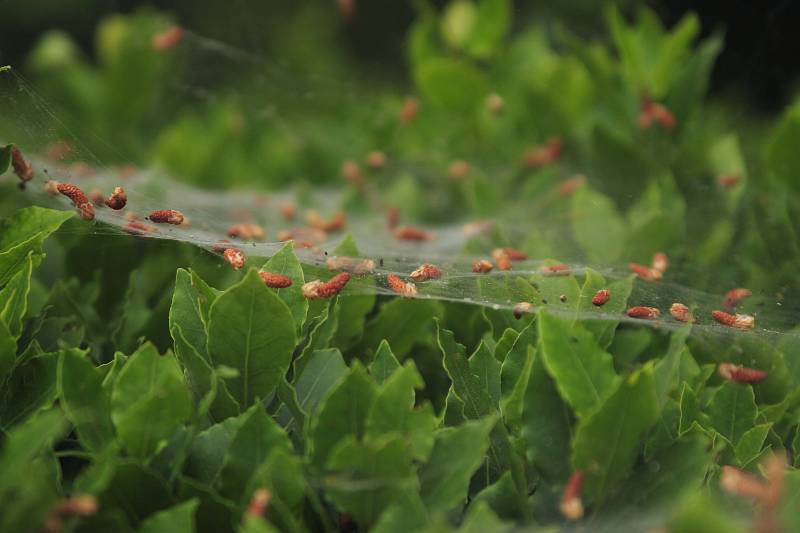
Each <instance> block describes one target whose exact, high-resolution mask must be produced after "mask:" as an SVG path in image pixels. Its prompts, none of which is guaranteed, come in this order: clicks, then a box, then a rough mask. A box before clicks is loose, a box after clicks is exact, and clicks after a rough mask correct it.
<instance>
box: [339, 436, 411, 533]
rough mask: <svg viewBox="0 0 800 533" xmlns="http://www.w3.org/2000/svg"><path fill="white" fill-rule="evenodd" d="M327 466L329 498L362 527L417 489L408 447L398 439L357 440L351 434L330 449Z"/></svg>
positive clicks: (370, 523) (374, 520) (367, 525)
mask: <svg viewBox="0 0 800 533" xmlns="http://www.w3.org/2000/svg"><path fill="white" fill-rule="evenodd" d="M326 469H327V470H328V471H329V472H332V473H331V474H329V475H328V476H326V478H325V485H326V488H327V490H328V495H329V497H330V498H331V500H332V501H333V502H334V503H335V504H336V505H337V507H339V508H340V509H342V510H343V511H345V512H346V513H348V514H350V515H351V516H352V517H353V519H354V520H355V522H356V523H357V524H359V525H360V526H362V527H364V528H367V527H369V526H370V525H372V524H374V523H375V522H376V521H377V519H378V517H379V516H380V514H381V512H382V511H383V510H384V509H386V508H387V507H389V505H391V504H392V503H393V502H394V501H396V500H398V499H401V498H403V497H404V496H403V494H404V493H407V492H410V491H414V492H416V491H417V484H418V482H417V477H416V475H415V474H414V469H413V467H412V464H411V456H410V455H409V452H408V448H407V447H406V445H405V443H404V442H403V441H402V440H400V439H397V438H394V439H391V438H390V439H381V440H378V441H372V440H370V441H366V442H358V441H357V440H356V437H355V435H350V436H348V437H347V438H346V439H345V440H344V441H342V442H341V443H340V444H339V445H338V446H336V448H335V449H334V450H332V452H331V456H330V459H329V460H328V461H327V465H326Z"/></svg>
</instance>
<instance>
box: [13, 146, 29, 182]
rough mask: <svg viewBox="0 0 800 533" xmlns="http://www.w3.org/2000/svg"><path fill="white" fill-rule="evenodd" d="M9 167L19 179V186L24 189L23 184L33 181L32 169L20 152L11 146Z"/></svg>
mask: <svg viewBox="0 0 800 533" xmlns="http://www.w3.org/2000/svg"><path fill="white" fill-rule="evenodd" d="M11 166H12V167H13V169H14V174H16V175H17V177H18V178H19V186H20V188H22V189H24V188H25V184H26V183H27V182H29V181H31V180H32V179H33V167H32V166H31V164H30V163H28V161H27V160H26V159H25V157H24V156H23V155H22V152H21V151H20V150H19V148H17V147H16V146H14V145H12V146H11Z"/></svg>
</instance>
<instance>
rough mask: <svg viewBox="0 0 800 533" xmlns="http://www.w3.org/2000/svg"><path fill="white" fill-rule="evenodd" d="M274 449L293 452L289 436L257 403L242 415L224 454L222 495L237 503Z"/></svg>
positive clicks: (221, 472)
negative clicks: (249, 481) (256, 470)
mask: <svg viewBox="0 0 800 533" xmlns="http://www.w3.org/2000/svg"><path fill="white" fill-rule="evenodd" d="M275 450H283V451H285V452H287V453H291V451H292V444H291V442H289V437H287V435H286V433H285V432H284V431H283V429H281V427H280V426H279V425H278V424H277V423H275V421H274V420H273V419H272V417H270V416H269V415H268V414H267V413H266V411H265V410H264V407H263V406H262V405H260V404H258V403H256V404H255V405H253V406H252V407H251V408H250V409H249V410H248V411H247V412H246V413H244V414H243V415H242V423H241V425H240V426H239V428H238V429H237V430H236V435H235V436H234V437H233V440H231V443H230V446H228V450H227V452H226V453H225V460H224V462H223V464H222V470H221V471H220V492H221V493H222V494H223V495H225V496H227V497H229V498H232V499H234V500H238V499H239V497H240V496H241V495H242V493H243V492H244V490H245V487H246V485H247V481H248V480H249V479H250V477H251V476H252V475H253V472H254V471H255V469H256V468H257V467H258V466H259V465H260V464H261V463H263V462H264V461H265V460H266V459H267V457H269V455H270V454H271V453H273V452H274V451H275Z"/></svg>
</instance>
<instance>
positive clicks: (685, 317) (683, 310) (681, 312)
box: [669, 302, 697, 323]
mask: <svg viewBox="0 0 800 533" xmlns="http://www.w3.org/2000/svg"><path fill="white" fill-rule="evenodd" d="M669 314H670V315H672V318H674V319H675V320H678V321H680V322H688V323H693V322H697V320H696V319H695V318H694V315H693V314H692V312H691V311H689V308H688V307H686V306H685V305H683V304H682V303H678V302H675V303H673V304H672V305H671V306H670V308H669Z"/></svg>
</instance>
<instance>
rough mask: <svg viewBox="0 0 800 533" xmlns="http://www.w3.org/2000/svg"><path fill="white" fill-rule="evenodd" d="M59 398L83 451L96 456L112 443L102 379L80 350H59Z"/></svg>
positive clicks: (113, 438)
mask: <svg viewBox="0 0 800 533" xmlns="http://www.w3.org/2000/svg"><path fill="white" fill-rule="evenodd" d="M58 396H59V398H60V399H61V407H62V408H63V409H64V414H65V415H66V416H67V418H68V419H69V421H70V422H72V425H73V426H75V431H76V432H77V433H78V438H79V440H80V442H81V444H82V445H83V447H84V448H86V449H87V450H89V451H91V452H95V453H99V452H102V451H103V450H105V449H106V448H107V447H108V446H109V445H111V444H112V443H113V442H114V441H115V435H114V425H113V424H112V422H111V416H110V412H111V398H110V396H109V394H108V391H106V390H105V389H104V388H103V379H102V377H101V376H100V374H99V373H98V372H97V370H96V369H95V367H94V365H93V364H92V362H91V361H90V360H89V359H88V358H87V356H86V354H85V353H83V352H81V351H80V350H76V349H68V350H62V351H61V355H60V356H59V359H58Z"/></svg>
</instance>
